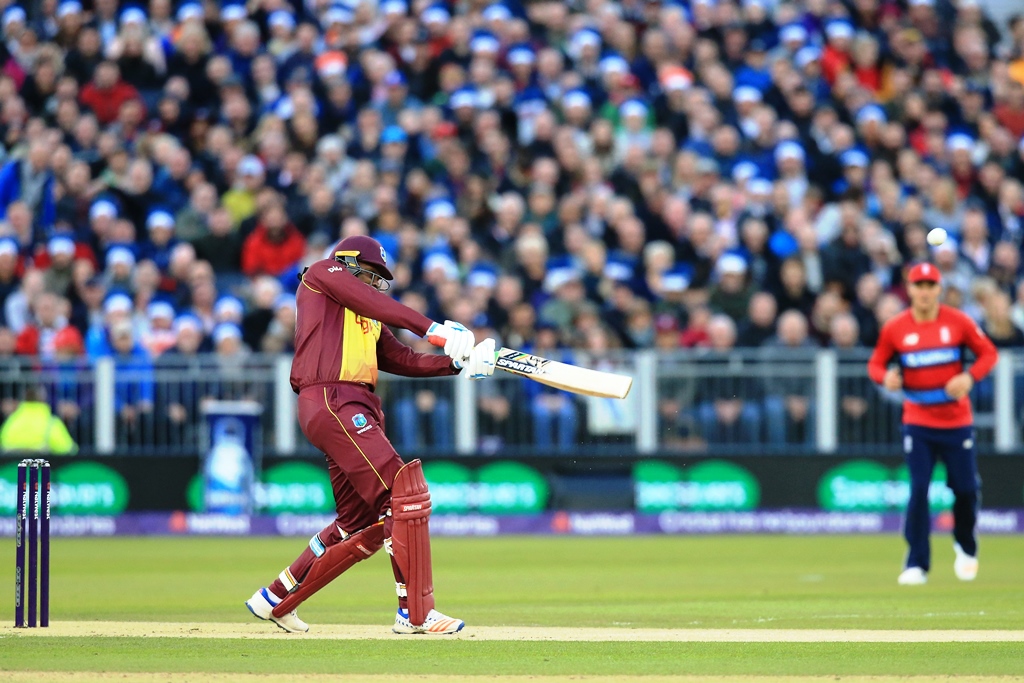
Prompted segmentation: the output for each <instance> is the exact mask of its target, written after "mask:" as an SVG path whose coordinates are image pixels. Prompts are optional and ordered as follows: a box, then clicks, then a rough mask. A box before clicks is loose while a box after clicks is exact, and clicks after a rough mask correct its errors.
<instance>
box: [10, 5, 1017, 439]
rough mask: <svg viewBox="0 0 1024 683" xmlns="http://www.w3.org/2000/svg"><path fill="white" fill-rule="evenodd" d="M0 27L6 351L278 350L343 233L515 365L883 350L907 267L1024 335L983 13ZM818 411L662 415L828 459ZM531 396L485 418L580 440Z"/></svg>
mask: <svg viewBox="0 0 1024 683" xmlns="http://www.w3.org/2000/svg"><path fill="white" fill-rule="evenodd" d="M0 6H2V9H0V34H2V37H3V40H2V41H0V219H2V224H0V317H2V319H0V323H2V325H0V355H2V356H4V357H10V356H13V355H22V356H26V357H33V358H38V359H39V362H41V363H44V364H47V363H49V364H53V363H63V364H70V366H73V367H80V366H82V364H85V365H86V366H87V365H88V363H90V362H91V361H94V360H95V359H97V358H101V357H114V358H116V359H117V362H118V364H119V367H123V368H125V369H134V370H135V371H137V372H138V373H142V374H143V375H144V374H145V373H146V372H149V371H150V369H151V368H152V366H153V363H154V361H159V362H160V363H171V364H173V363H181V362H186V361H187V362H190V360H189V359H192V358H193V357H195V358H200V357H201V358H208V359H213V361H214V362H217V363H219V364H220V365H221V366H222V367H228V368H236V370H237V369H238V368H242V367H244V363H245V358H246V356H247V354H250V353H274V354H276V353H289V352H291V351H292V332H293V329H294V291H295V287H296V284H297V280H296V273H297V272H299V270H300V269H301V267H302V266H303V265H305V264H307V263H309V262H311V261H313V260H316V259H319V258H322V257H323V256H324V254H325V253H327V252H328V251H329V249H330V247H331V246H332V245H333V244H334V243H336V241H337V240H339V239H340V238H342V237H345V236H348V235H353V234H362V233H366V234H370V235H372V236H374V237H375V238H376V239H378V240H379V241H380V242H381V244H382V245H383V246H384V248H385V249H386V251H387V252H388V255H389V263H392V264H394V265H392V267H391V269H392V271H393V272H394V273H395V274H396V280H395V282H394V286H393V289H392V291H393V292H394V294H395V296H396V297H397V298H399V299H400V300H402V301H404V302H405V303H407V304H409V305H410V306H413V307H416V308H418V309H419V310H421V311H423V312H424V313H425V314H427V315H428V316H430V317H431V318H433V319H436V320H444V319H449V318H450V319H455V320H460V321H463V322H464V323H466V324H468V325H471V326H473V327H474V328H475V329H476V330H477V332H478V336H480V335H482V334H486V335H494V336H497V337H498V338H499V340H501V342H502V343H503V344H505V345H507V346H512V347H517V348H523V349H524V350H531V349H535V350H538V352H540V351H544V350H547V351H548V352H550V353H552V354H556V355H557V353H559V352H560V351H559V350H560V349H561V350H563V351H562V352H564V353H571V352H572V351H573V350H581V351H589V352H593V353H594V354H595V355H598V356H599V355H600V354H601V353H604V352H605V351H606V350H610V349H617V348H627V349H646V348H656V349H659V350H665V351H669V350H673V349H679V348H705V349H709V350H710V351H709V352H711V353H713V352H721V351H728V350H729V349H732V348H736V347H764V348H767V349H779V350H783V351H784V350H785V349H787V348H803V347H808V348H821V347H839V348H858V347H870V346H871V345H872V344H873V342H874V341H875V339H876V337H877V334H878V330H879V326H880V325H881V324H882V323H884V322H885V321H886V320H887V319H888V318H889V317H891V316H892V315H894V314H895V313H896V312H898V311H899V310H901V308H903V307H904V306H905V305H906V295H905V291H904V288H903V282H902V274H903V273H904V271H905V269H906V268H907V267H908V265H909V264H912V263H914V262H916V261H920V260H924V259H930V260H933V261H934V262H935V263H936V264H937V265H938V267H939V268H940V270H941V271H942V274H943V285H944V294H943V296H944V300H945V301H947V302H948V303H950V304H953V305H956V306H958V307H960V308H962V309H963V310H965V311H967V312H969V313H970V314H971V315H972V316H974V317H975V318H976V319H977V320H978V321H979V322H980V323H981V324H982V325H983V326H984V328H985V330H986V331H987V332H988V334H989V335H990V336H991V337H992V338H993V340H994V341H995V342H996V344H997V345H999V346H1002V347H1011V346H1021V345H1022V344H1024V333H1022V331H1021V330H1022V328H1024V286H1022V284H1021V272H1022V270H1021V247H1022V243H1024V19H1022V18H1021V16H1014V17H1012V18H1011V19H1010V20H1009V22H1008V23H1006V24H1005V25H996V24H995V23H994V22H993V21H992V20H991V19H990V18H989V17H988V16H987V15H986V13H985V11H984V10H983V9H982V8H981V6H980V4H979V1H978V0H953V1H951V0H849V1H840V0H740V1H738V2H735V1H732V0H689V1H688V2H671V1H664V2H662V1H649V0H622V1H612V0H570V1H568V2H564V1H552V0H534V1H530V0H497V1H495V0H458V1H457V2H447V1H438V0H411V1H407V0H326V1H325V0H306V1H305V2H298V1H297V0H249V1H248V2H245V3H242V2H239V3H233V2H214V1H212V0H207V1H206V2H197V1H193V0H184V1H183V2H180V3H178V4H176V3H174V2H172V0H150V1H149V2H148V3H145V2H141V3H133V2H120V3H119V2H118V1H117V0H91V2H90V1H89V0H40V1H39V2H31V3H27V2H26V3H24V4H18V3H17V2H9V1H7V0H4V1H3V2H0ZM934 227H942V228H944V229H945V230H947V231H948V233H949V234H950V236H951V238H950V239H949V240H948V241H947V242H946V243H945V244H943V245H942V246H940V247H938V248H931V247H929V245H928V244H927V243H926V241H925V235H926V233H927V232H928V231H929V230H930V229H931V228H934ZM402 338H403V339H404V340H405V341H406V342H408V343H410V344H413V345H415V346H417V347H418V348H424V346H423V342H422V341H420V340H418V339H416V338H414V337H412V336H410V335H406V336H403V337H402ZM205 354H209V355H205ZM76 364H77V365H76ZM240 372H241V371H240ZM805 385H806V383H804V382H797V381H794V382H793V383H792V386H788V387H783V388H782V389H779V388H778V387H773V388H771V391H773V392H774V394H773V395H771V396H765V397H764V399H763V400H762V399H758V400H757V401H739V405H736V403H737V400H736V396H737V394H735V393H733V394H731V395H730V394H729V392H730V391H733V390H730V389H728V388H726V389H722V391H721V392H720V394H721V395H708V396H704V397H703V399H702V398H701V397H694V396H689V397H686V398H685V400H684V401H683V402H684V403H687V404H688V405H690V407H686V406H684V405H682V404H680V405H678V406H676V408H677V409H678V410H677V411H676V414H682V413H686V414H687V415H688V416H689V418H690V419H691V421H692V424H693V425H695V426H694V429H695V431H696V432H697V433H699V434H700V435H701V436H702V438H705V439H714V438H716V437H714V436H712V433H713V432H715V431H716V430H718V429H720V428H722V427H723V426H726V427H729V428H730V430H731V431H732V432H738V433H740V437H739V438H741V439H742V440H744V441H758V440H767V441H769V442H772V443H776V442H779V441H780V440H783V441H785V440H792V439H798V440H801V439H806V438H813V435H812V430H811V429H810V427H809V425H810V424H812V423H813V419H812V418H809V417H808V416H811V415H813V401H810V400H809V399H808V398H807V395H808V394H807V391H806V389H807V387H806V386H805ZM764 390H765V389H764V387H761V388H758V389H756V391H764ZM423 391H424V392H426V393H427V394H429V393H430V390H428V389H424V390H423ZM522 391H524V392H529V393H528V395H526V396H524V397H523V399H524V401H525V403H521V404H520V403H519V402H518V401H510V400H508V398H507V397H503V396H502V395H500V394H488V392H487V390H485V391H483V394H482V396H481V414H482V418H483V419H484V420H485V421H487V420H491V421H495V422H502V421H507V420H508V419H509V416H510V415H514V414H515V411H516V410H523V408H522V407H521V406H522V405H528V406H530V408H528V409H527V410H528V413H529V415H528V417H529V419H530V420H532V424H533V425H534V428H535V438H536V440H537V443H539V444H543V445H553V444H566V443H570V442H571V441H572V440H573V439H574V438H576V431H577V429H578V423H579V421H580V420H579V415H578V414H577V413H576V408H575V407H574V404H573V403H572V402H571V401H570V400H569V399H568V398H567V397H565V396H564V395H561V394H554V393H549V392H548V391H547V390H545V389H540V388H539V387H536V386H534V385H530V386H529V387H526V386H525V385H524V388H523V389H522ZM704 391H707V387H705V388H704ZM751 391H755V390H754V389H751ZM756 391H755V393H756ZM51 393H53V392H51ZM58 393H59V392H58ZM159 393H160V392H159V387H157V388H154V387H153V386H152V383H148V382H131V383H125V384H124V385H123V386H122V385H119V389H118V396H117V409H118V415H119V418H120V420H121V423H122V427H123V429H124V430H125V434H127V435H129V436H130V434H131V432H132V430H133V428H134V427H133V425H135V424H136V423H137V422H138V421H139V419H140V416H144V415H150V414H152V413H154V411H155V412H156V413H159V415H157V416H156V417H154V419H159V420H166V421H171V422H176V423H187V422H189V421H191V420H193V419H194V416H192V415H189V414H188V413H189V412H190V409H188V408H187V407H186V406H185V403H186V402H184V401H175V400H172V399H170V398H167V397H164V398H163V399H161V397H160V396H159ZM213 393H214V394H216V393H217V392H213ZM221 393H224V392H221ZM227 393H230V392H227ZM801 397H803V399H802V400H801ZM60 398H61V397H60V396H51V397H50V400H51V402H53V403H54V405H55V408H57V409H58V413H59V414H61V415H62V416H63V417H64V418H65V419H74V417H75V411H76V410H77V408H76V406H75V405H74V404H75V402H74V401H70V400H65V401H63V402H60ZM179 398H180V397H179ZM681 400H683V399H681ZM439 401H440V399H438V397H436V396H432V395H431V396H426V395H425V394H423V393H422V392H421V393H420V394H417V395H416V396H415V397H414V398H412V399H410V400H408V401H406V402H405V403H404V404H401V405H399V406H397V407H396V408H395V409H396V410H397V411H399V414H400V415H402V416H403V419H402V423H403V424H406V425H411V424H413V423H414V422H415V419H416V418H418V417H420V416H422V415H429V414H433V413H434V412H435V411H440V412H439V414H443V413H444V412H445V411H447V410H449V408H448V407H443V406H442V407H440V408H439V405H440V404H439ZM58 402H60V405H58ZM673 405H674V404H672V402H671V401H668V400H666V402H665V403H663V411H662V412H663V413H665V415H666V416H671V415H672V414H673ZM850 405H851V406H852V405H853V404H852V403H851V404H850ZM691 408H692V409H691ZM854 412H856V411H854ZM779 415H782V416H786V418H787V419H788V420H789V421H790V422H793V421H795V422H802V423H804V428H801V429H798V430H797V431H796V432H795V433H792V430H787V433H786V434H781V433H770V434H769V433H765V432H764V428H765V427H764V425H765V424H768V425H771V424H779V422H778V421H777V420H775V419H770V417H771V416H779ZM446 420H447V418H445V419H442V420H440V422H442V423H443V422H445V421H446ZM783 422H785V420H783ZM666 428H667V429H671V428H673V426H672V425H669V426H667V427H666ZM435 431H436V432H437V439H440V440H441V441H442V442H444V441H445V440H449V441H450V438H451V437H450V434H445V433H444V430H443V429H440V428H439V429H437V430H435ZM753 431H757V432H758V433H757V434H755V433H753ZM748 432H749V433H748ZM415 437H416V434H415V433H414V431H410V433H409V434H408V435H407V438H408V439H413V438H415Z"/></svg>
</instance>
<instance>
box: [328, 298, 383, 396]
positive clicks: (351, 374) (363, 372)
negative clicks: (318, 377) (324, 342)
mask: <svg viewBox="0 0 1024 683" xmlns="http://www.w3.org/2000/svg"><path fill="white" fill-rule="evenodd" d="M341 339H342V342H341V370H340V372H339V374H338V380H339V381H341V382H366V383H367V384H371V385H373V386H377V340H378V339H380V323H379V322H377V321H376V320H371V319H369V318H364V317H363V316H361V315H356V314H355V313H353V312H352V311H351V310H349V309H347V308H346V309H345V321H344V326H343V328H342V335H341Z"/></svg>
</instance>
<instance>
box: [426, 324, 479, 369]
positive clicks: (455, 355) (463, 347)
mask: <svg viewBox="0 0 1024 683" xmlns="http://www.w3.org/2000/svg"><path fill="white" fill-rule="evenodd" d="M427 341H429V342H430V343H431V344H433V345H434V346H443V347H444V352H445V355H447V356H448V357H449V358H451V359H452V360H457V361H462V360H464V359H465V358H466V357H467V356H468V355H469V354H470V352H471V351H472V350H473V346H474V345H475V344H476V337H475V336H473V333H472V332H470V331H469V330H467V329H466V328H465V327H464V326H463V325H462V324H461V323H457V322H455V321H454V320H445V321H444V324H441V323H431V325H430V327H429V328H428V329H427Z"/></svg>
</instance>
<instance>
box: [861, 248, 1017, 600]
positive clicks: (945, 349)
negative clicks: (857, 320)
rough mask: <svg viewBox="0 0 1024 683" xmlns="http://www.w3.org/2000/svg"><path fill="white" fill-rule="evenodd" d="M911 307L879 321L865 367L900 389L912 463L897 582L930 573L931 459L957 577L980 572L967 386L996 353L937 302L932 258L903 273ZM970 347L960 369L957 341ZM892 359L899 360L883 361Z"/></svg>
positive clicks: (921, 579) (970, 324)
mask: <svg viewBox="0 0 1024 683" xmlns="http://www.w3.org/2000/svg"><path fill="white" fill-rule="evenodd" d="M907 281H908V286H907V291H908V293H909V294H910V309H909V310H907V311H904V312H902V313H900V314H899V315H897V316H895V317H893V318H892V319H891V320H890V321H889V322H887V323H886V324H885V326H884V327H883V328H882V332H881V334H880V335H879V338H878V345H877V346H875V351H874V353H872V354H871V360H869V361H868V375H870V377H871V379H872V381H874V382H875V383H877V384H881V385H882V386H884V387H885V388H886V389H888V390H889V391H899V390H900V389H902V390H903V452H904V455H905V457H906V460H907V467H908V468H909V469H910V500H909V501H908V502H907V516H906V521H905V524H904V530H903V533H904V536H905V537H906V539H907V544H908V545H909V546H910V551H909V552H908V553H907V559H906V562H905V564H904V568H903V572H902V573H901V574H900V575H899V578H898V582H899V583H900V584H901V585H918V584H923V583H926V582H927V581H928V570H929V569H930V567H931V546H930V542H929V534H930V533H931V516H930V515H929V511H928V486H929V485H930V483H931V479H932V470H933V469H934V468H935V463H936V461H938V460H940V459H941V460H942V461H943V462H944V463H945V464H946V473H947V475H946V483H947V484H948V486H949V488H950V489H952V490H953V494H954V496H955V502H954V503H953V539H954V544H953V549H954V552H955V553H956V559H955V560H954V562H953V571H954V572H955V573H956V576H957V578H959V579H960V580H961V581H973V580H974V577H975V576H977V574H978V541H977V539H976V538H975V535H974V527H975V523H976V522H977V517H978V488H979V485H980V482H979V478H978V468H977V459H976V456H975V445H974V426H973V424H974V418H973V416H972V414H971V401H970V397H969V394H970V391H971V389H972V388H973V387H974V384H975V383H976V382H980V381H981V380H982V379H984V378H985V376H986V375H988V373H989V372H990V371H991V370H992V367H993V366H994V365H995V364H996V359H997V357H998V354H997V352H996V347H995V346H994V345H993V344H992V342H991V341H990V340H989V338H988V337H987V336H985V333H984V332H982V331H981V329H980V328H979V327H978V326H977V324H975V322H974V321H973V320H971V319H970V318H969V317H968V316H967V315H965V314H964V313H962V312H961V311H959V310H957V309H955V308H952V307H950V306H946V305H940V304H939V291H940V287H939V284H940V281H941V276H940V274H939V271H938V269H937V268H936V267H935V266H933V265H932V264H930V263H919V264H917V265H916V266H914V267H913V268H911V269H910V272H909V274H908V276H907ZM964 347H967V348H969V349H970V350H971V351H973V352H974V354H975V361H974V363H973V364H972V365H971V369H970V370H969V371H965V370H964V362H963V349H964ZM893 359H895V360H896V361H897V364H898V367H893V368H889V367H888V365H889V362H890V361H891V360H893Z"/></svg>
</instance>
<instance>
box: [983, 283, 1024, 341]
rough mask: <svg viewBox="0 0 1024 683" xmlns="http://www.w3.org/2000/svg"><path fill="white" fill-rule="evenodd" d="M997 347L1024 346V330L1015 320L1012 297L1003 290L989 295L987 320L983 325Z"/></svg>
mask: <svg viewBox="0 0 1024 683" xmlns="http://www.w3.org/2000/svg"><path fill="white" fill-rule="evenodd" d="M981 328H982V330H983V331H984V332H985V334H986V335H988V337H989V339H991V340H992V343H993V344H995V345H996V348H1001V349H1005V348H1017V347H1021V346H1024V332H1022V331H1021V329H1020V328H1019V327H1017V325H1016V324H1015V323H1014V322H1013V318H1012V317H1011V314H1010V297H1009V295H1007V294H1006V292H1003V291H1001V290H999V291H996V292H993V293H992V294H990V295H989V297H988V301H987V303H986V305H985V321H984V323H983V324H982V326H981Z"/></svg>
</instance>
